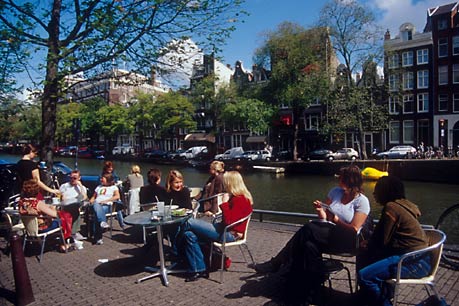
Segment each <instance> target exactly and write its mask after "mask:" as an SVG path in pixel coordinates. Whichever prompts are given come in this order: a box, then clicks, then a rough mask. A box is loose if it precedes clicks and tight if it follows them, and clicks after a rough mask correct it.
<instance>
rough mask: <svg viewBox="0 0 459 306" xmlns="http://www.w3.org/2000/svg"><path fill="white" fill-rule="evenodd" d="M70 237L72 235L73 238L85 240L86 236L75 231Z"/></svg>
mask: <svg viewBox="0 0 459 306" xmlns="http://www.w3.org/2000/svg"><path fill="white" fill-rule="evenodd" d="M72 237H73V240H86V237H85V236H83V235H81V234H80V233H76V234H74V235H72Z"/></svg>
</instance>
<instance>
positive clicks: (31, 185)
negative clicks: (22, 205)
mask: <svg viewBox="0 0 459 306" xmlns="http://www.w3.org/2000/svg"><path fill="white" fill-rule="evenodd" d="M39 192H40V186H38V183H37V181H36V180H27V181H25V182H24V184H23V185H22V194H23V196H24V197H25V198H35V197H37V195H38V193H39Z"/></svg>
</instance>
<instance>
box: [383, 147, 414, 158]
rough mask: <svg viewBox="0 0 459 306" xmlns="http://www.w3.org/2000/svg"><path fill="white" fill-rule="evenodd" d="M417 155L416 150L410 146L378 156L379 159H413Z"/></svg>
mask: <svg viewBox="0 0 459 306" xmlns="http://www.w3.org/2000/svg"><path fill="white" fill-rule="evenodd" d="M415 155H416V148H415V147H413V146H408V145H401V146H395V147H392V148H391V149H390V150H388V151H384V152H380V153H378V154H376V157H377V158H378V159H397V158H412V157H413V156H415Z"/></svg>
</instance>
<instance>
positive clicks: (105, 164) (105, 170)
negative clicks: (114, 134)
mask: <svg viewBox="0 0 459 306" xmlns="http://www.w3.org/2000/svg"><path fill="white" fill-rule="evenodd" d="M109 168H112V169H114V168H115V167H114V166H113V162H112V161H109V160H107V161H105V162H104V167H103V168H102V174H104V173H107V170H108V169H109Z"/></svg>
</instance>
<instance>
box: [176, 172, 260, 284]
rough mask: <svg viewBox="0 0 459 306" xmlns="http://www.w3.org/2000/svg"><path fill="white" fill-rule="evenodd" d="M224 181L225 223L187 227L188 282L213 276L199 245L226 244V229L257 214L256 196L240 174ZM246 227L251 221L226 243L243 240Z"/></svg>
mask: <svg viewBox="0 0 459 306" xmlns="http://www.w3.org/2000/svg"><path fill="white" fill-rule="evenodd" d="M223 182H224V184H225V189H226V190H227V192H228V193H225V195H224V196H223V203H222V204H221V205H220V208H221V210H222V214H223V218H222V221H221V222H218V223H209V222H206V221H204V220H201V219H189V220H188V221H187V223H185V224H184V226H183V229H184V234H183V246H184V248H183V249H184V253H185V257H186V259H187V261H188V264H189V267H188V272H189V273H190V276H189V277H187V278H186V279H185V281H186V282H192V281H195V280H197V279H198V278H201V277H204V278H208V277H209V273H208V272H207V268H206V264H205V261H204V255H203V254H202V251H201V247H200V246H199V243H200V242H204V241H223V230H224V228H225V226H227V225H229V224H232V223H234V222H236V221H238V220H240V219H242V218H245V217H247V216H248V215H250V214H251V213H252V211H253V209H252V205H253V198H252V195H251V194H250V192H249V190H248V189H247V187H246V186H245V184H244V180H243V179H242V176H241V174H240V173H239V172H237V171H229V172H226V173H225V174H224V175H223ZM246 227H247V221H246V222H243V223H241V224H238V225H236V226H234V227H233V228H232V229H231V231H229V232H227V233H226V237H225V239H226V241H227V242H232V241H236V240H238V239H241V238H242V237H243V235H244V232H245V229H246Z"/></svg>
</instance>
